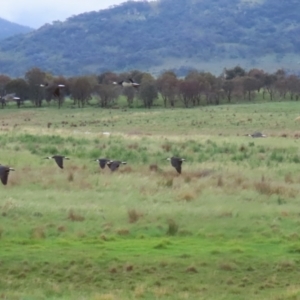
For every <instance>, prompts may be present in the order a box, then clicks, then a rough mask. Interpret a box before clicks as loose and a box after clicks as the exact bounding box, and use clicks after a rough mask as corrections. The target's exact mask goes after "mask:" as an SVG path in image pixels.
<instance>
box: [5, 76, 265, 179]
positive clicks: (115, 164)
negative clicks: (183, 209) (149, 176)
mask: <svg viewBox="0 0 300 300" xmlns="http://www.w3.org/2000/svg"><path fill="white" fill-rule="evenodd" d="M113 84H115V85H121V86H122V87H133V88H138V87H139V86H140V84H139V83H136V82H134V81H133V80H132V79H131V78H129V82H128V81H124V80H122V81H119V82H113ZM40 86H41V87H43V88H45V89H46V91H47V92H50V93H51V94H52V95H53V96H54V97H55V98H59V97H60V96H61V88H64V87H65V85H64V84H57V83H52V84H48V83H45V84H40ZM12 97H13V99H14V100H20V98H19V97H15V94H13V95H12ZM247 136H251V137H253V138H262V137H266V135H265V134H262V133H261V132H254V133H253V134H247ZM46 159H54V160H55V162H56V164H57V165H58V166H59V167H60V168H61V169H63V161H64V159H66V160H68V159H69V158H68V157H66V156H63V155H53V156H49V157H46ZM167 160H169V161H170V162H171V165H172V167H174V168H175V169H176V171H177V172H178V174H181V165H182V162H183V161H185V159H184V158H181V157H174V156H173V157H169V158H167ZM95 161H97V162H98V163H99V166H100V168H101V169H104V168H105V166H107V167H108V168H109V169H110V170H111V171H112V172H114V171H116V170H118V169H119V167H120V165H125V164H127V163H126V162H125V161H120V160H111V159H107V158H99V159H96V160H95ZM10 171H14V169H13V168H11V167H9V166H3V165H1V164H0V179H1V182H2V184H3V185H6V184H7V181H8V175H9V172H10Z"/></svg>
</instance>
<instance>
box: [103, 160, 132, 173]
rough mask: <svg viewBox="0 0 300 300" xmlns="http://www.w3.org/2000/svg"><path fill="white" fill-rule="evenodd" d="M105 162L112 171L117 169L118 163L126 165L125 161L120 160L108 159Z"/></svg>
mask: <svg viewBox="0 0 300 300" xmlns="http://www.w3.org/2000/svg"><path fill="white" fill-rule="evenodd" d="M106 164H107V166H108V167H109V168H110V170H111V171H112V172H113V171H116V170H118V169H119V167H120V165H126V164H127V162H126V161H120V160H110V161H108V162H107V163H106Z"/></svg>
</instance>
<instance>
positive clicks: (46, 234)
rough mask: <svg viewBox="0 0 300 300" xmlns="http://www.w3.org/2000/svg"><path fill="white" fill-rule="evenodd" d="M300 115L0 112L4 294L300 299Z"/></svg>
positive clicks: (290, 105) (225, 109) (237, 108)
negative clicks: (59, 161) (58, 159)
mask: <svg viewBox="0 0 300 300" xmlns="http://www.w3.org/2000/svg"><path fill="white" fill-rule="evenodd" d="M297 111H298V103H296V102H286V103H283V102H281V103H261V104H252V105H245V104H244V105H228V106H220V107H207V108H197V109H175V110H162V109H153V110H150V111H146V110H141V109H132V110H127V111H122V110H118V109H112V110H101V109H97V110H96V109H95V108H93V109H92V108H86V109H71V108H63V109H61V110H57V109H56V108H52V107H49V108H42V109H31V108H26V109H20V110H17V109H13V108H10V109H5V110H0V120H1V121H0V145H1V152H0V153H1V158H0V163H2V164H7V165H10V166H12V167H14V168H15V169H16V171H15V172H11V174H10V176H9V183H8V185H7V186H2V185H1V186H0V193H1V194H0V195H1V197H0V243H1V244H0V245H1V247H0V267H1V276H0V299H1V298H3V299H34V300H35V299H95V300H96V299H97V300H99V299H103V300H104V299H105V300H110V299H122V300H123V299H298V298H299V297H300V286H299V283H298V282H299V281H298V273H299V270H300V260H299V252H300V241H299V229H300V221H299V220H300V219H299V216H300V209H299V201H298V199H299V196H300V189H299V184H300V173H299V167H300V153H299V150H298V149H299V140H298V138H299V136H300V131H299V128H300V124H299V123H297V122H296V121H295V118H296V117H297V116H298V115H297ZM48 123H51V125H50V126H48ZM256 130H260V131H263V132H264V133H266V134H267V135H268V138H266V139H252V138H250V137H246V136H244V135H245V134H246V133H252V132H254V131H256ZM102 132H110V135H109V136H107V135H103V134H102ZM56 153H59V154H64V155H68V156H69V157H70V158H71V160H70V161H66V162H65V168H64V170H61V169H59V168H58V167H57V166H56V165H55V163H54V162H53V161H49V160H45V159H43V158H44V157H46V156H49V155H51V154H56ZM171 155H180V156H183V157H185V158H186V159H187V160H186V161H185V162H184V164H183V172H182V175H181V176H178V175H177V174H176V171H175V170H174V169H173V168H172V167H171V166H170V164H169V162H167V161H166V160H165V158H167V157H169V156H171ZM102 156H103V157H109V158H111V159H120V160H126V161H127V165H126V166H121V167H120V169H119V170H118V171H117V172H115V173H113V174H112V173H111V172H110V171H109V170H107V169H105V170H100V168H99V166H98V165H97V163H96V162H93V161H92V159H95V158H98V157H102ZM150 165H156V167H155V168H152V169H153V170H152V171H151V170H150Z"/></svg>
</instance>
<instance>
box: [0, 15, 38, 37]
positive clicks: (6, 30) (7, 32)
mask: <svg viewBox="0 0 300 300" xmlns="http://www.w3.org/2000/svg"><path fill="white" fill-rule="evenodd" d="M0 28H1V30H0V40H3V39H6V38H8V37H11V36H14V35H17V34H22V33H28V32H30V31H32V30H33V29H32V28H30V27H27V26H22V25H19V24H16V23H13V22H9V21H7V20H5V19H2V18H0Z"/></svg>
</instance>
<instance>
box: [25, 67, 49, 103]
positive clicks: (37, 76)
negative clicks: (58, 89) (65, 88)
mask: <svg viewBox="0 0 300 300" xmlns="http://www.w3.org/2000/svg"><path fill="white" fill-rule="evenodd" d="M45 78H46V73H45V72H43V71H42V70H41V69H39V68H33V69H30V70H29V71H27V72H26V73H25V80H26V81H27V83H28V87H29V98H30V100H31V101H33V103H34V104H35V106H37V107H41V106H42V100H43V99H44V98H45V90H44V89H43V88H41V86H40V85H41V84H44V83H45Z"/></svg>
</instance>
